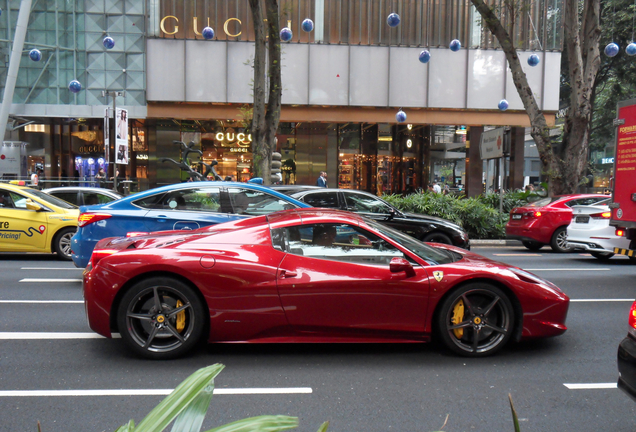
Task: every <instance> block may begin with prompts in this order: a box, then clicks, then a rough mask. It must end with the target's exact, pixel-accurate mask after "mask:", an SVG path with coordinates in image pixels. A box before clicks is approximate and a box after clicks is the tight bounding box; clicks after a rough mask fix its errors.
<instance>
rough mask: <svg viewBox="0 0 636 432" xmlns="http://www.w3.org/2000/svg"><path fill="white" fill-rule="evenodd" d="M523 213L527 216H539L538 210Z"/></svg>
mask: <svg viewBox="0 0 636 432" xmlns="http://www.w3.org/2000/svg"><path fill="white" fill-rule="evenodd" d="M523 215H524V216H528V217H541V212H540V211H533V212H526V213H524V214H523Z"/></svg>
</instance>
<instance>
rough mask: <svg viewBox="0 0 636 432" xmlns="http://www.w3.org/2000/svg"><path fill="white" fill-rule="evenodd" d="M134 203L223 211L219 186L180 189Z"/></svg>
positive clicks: (193, 209)
mask: <svg viewBox="0 0 636 432" xmlns="http://www.w3.org/2000/svg"><path fill="white" fill-rule="evenodd" d="M134 204H136V205H138V206H140V207H143V208H148V209H156V210H168V211H170V210H175V211H177V210H178V211H184V210H185V211H199V212H208V213H209V212H212V213H218V212H220V211H221V191H220V189H219V188H218V187H213V188H212V187H211V188H193V189H180V190H176V191H171V192H168V193H166V194H159V195H153V196H150V197H146V198H143V199H141V200H138V201H135V202H134Z"/></svg>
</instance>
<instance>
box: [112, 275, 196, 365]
mask: <svg viewBox="0 0 636 432" xmlns="http://www.w3.org/2000/svg"><path fill="white" fill-rule="evenodd" d="M178 302H181V305H179V306H177V305H178ZM182 313H183V315H181V314H182ZM181 320H182V321H181ZM204 320H205V313H204V309H203V305H202V303H201V300H200V298H199V296H198V295H197V294H196V292H195V291H194V290H193V289H192V288H190V287H189V286H188V285H186V284H185V283H183V282H181V281H178V280H176V279H172V278H163V277H153V278H149V279H145V280H142V281H140V282H138V283H136V284H135V285H133V286H132V287H131V288H130V289H129V290H128V291H127V292H126V294H125V295H124V297H123V298H122V300H121V302H120V304H119V307H118V308H117V327H118V329H119V333H120V334H121V338H122V339H123V340H124V342H126V344H127V345H128V346H129V347H130V348H131V349H132V350H133V351H134V352H135V353H136V354H138V355H140V356H143V357H146V358H150V359H170V358H175V357H179V356H182V355H184V354H185V353H187V352H188V351H190V350H191V349H192V348H193V347H194V346H195V345H196V344H197V342H199V340H200V339H201V335H202V332H203V329H204V328H206V325H205V322H204ZM162 321H163V322H162ZM178 321H179V322H178ZM181 325H182V326H183V327H182V328H181V329H179V327H181ZM177 335H178V336H177Z"/></svg>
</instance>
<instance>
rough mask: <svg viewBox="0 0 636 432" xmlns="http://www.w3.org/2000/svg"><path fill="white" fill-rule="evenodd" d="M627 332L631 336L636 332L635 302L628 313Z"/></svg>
mask: <svg viewBox="0 0 636 432" xmlns="http://www.w3.org/2000/svg"><path fill="white" fill-rule="evenodd" d="M629 331H630V332H631V333H632V334H634V332H635V331H636V302H634V303H632V309H631V310H630V311H629Z"/></svg>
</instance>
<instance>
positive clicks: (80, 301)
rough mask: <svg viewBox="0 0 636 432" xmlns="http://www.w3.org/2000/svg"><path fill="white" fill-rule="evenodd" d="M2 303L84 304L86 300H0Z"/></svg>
mask: <svg viewBox="0 0 636 432" xmlns="http://www.w3.org/2000/svg"><path fill="white" fill-rule="evenodd" d="M1 303H14V304H84V300H0V304H1Z"/></svg>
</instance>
